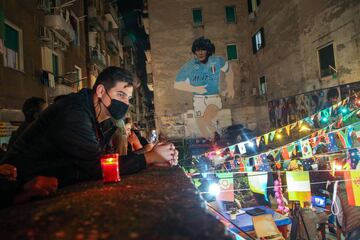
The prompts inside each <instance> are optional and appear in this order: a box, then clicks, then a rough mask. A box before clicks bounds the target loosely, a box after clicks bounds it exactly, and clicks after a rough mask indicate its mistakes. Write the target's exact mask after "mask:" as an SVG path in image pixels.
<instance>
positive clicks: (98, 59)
mask: <svg viewBox="0 0 360 240" xmlns="http://www.w3.org/2000/svg"><path fill="white" fill-rule="evenodd" d="M90 62H91V63H92V64H96V65H97V66H98V67H99V68H101V69H103V68H105V67H106V58H105V56H104V54H102V53H101V51H100V50H98V49H90Z"/></svg>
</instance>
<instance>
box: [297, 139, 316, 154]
mask: <svg viewBox="0 0 360 240" xmlns="http://www.w3.org/2000/svg"><path fill="white" fill-rule="evenodd" d="M300 145H301V153H302V157H303V158H311V157H312V156H313V152H312V148H311V146H310V143H309V139H306V140H302V141H301V142H300Z"/></svg>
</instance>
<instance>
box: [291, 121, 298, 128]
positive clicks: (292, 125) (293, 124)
mask: <svg viewBox="0 0 360 240" xmlns="http://www.w3.org/2000/svg"><path fill="white" fill-rule="evenodd" d="M297 124H298V122H294V123H292V124H290V129H291V130H292V129H294V128H295V127H296V126H297Z"/></svg>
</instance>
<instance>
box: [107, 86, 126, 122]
mask: <svg viewBox="0 0 360 240" xmlns="http://www.w3.org/2000/svg"><path fill="white" fill-rule="evenodd" d="M106 94H107V95H108V96H109V98H110V99H111V103H110V105H109V106H108V107H106V106H105V104H104V106H105V107H106V108H107V110H108V111H109V113H110V114H111V117H112V118H114V119H115V120H120V119H121V118H123V117H125V114H126V112H127V110H128V108H129V105H127V104H125V103H123V102H122V101H119V100H116V99H112V98H111V97H110V95H109V94H108V93H107V92H106Z"/></svg>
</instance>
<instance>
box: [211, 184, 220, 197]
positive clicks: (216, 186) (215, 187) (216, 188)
mask: <svg viewBox="0 0 360 240" xmlns="http://www.w3.org/2000/svg"><path fill="white" fill-rule="evenodd" d="M209 193H210V194H211V195H213V196H217V195H219V193H220V186H219V184H217V183H212V184H210V186H209Z"/></svg>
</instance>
